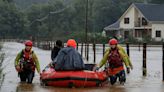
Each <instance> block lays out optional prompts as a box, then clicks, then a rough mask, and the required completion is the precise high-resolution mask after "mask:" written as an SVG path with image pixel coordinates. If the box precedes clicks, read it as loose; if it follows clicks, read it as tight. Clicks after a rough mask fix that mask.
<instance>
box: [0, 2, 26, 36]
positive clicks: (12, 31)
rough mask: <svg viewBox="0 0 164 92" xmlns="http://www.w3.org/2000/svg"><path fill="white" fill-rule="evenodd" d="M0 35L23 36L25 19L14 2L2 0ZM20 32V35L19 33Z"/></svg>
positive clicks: (0, 6)
mask: <svg viewBox="0 0 164 92" xmlns="http://www.w3.org/2000/svg"><path fill="white" fill-rule="evenodd" d="M0 12H1V13H0V28H1V29H0V37H3V38H4V37H13V36H15V37H17V38H18V37H21V33H22V31H23V30H24V28H25V27H24V24H25V20H24V18H23V13H21V12H20V11H18V10H17V8H16V7H15V6H14V3H9V2H6V1H0ZM18 34H19V35H18Z"/></svg>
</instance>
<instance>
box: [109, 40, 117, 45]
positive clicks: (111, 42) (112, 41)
mask: <svg viewBox="0 0 164 92" xmlns="http://www.w3.org/2000/svg"><path fill="white" fill-rule="evenodd" d="M117 44H118V41H117V40H116V39H111V40H109V45H117Z"/></svg>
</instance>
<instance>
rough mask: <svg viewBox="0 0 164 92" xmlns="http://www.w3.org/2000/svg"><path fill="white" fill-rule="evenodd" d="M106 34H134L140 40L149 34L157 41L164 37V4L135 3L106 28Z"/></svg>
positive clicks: (126, 35) (124, 36)
mask: <svg viewBox="0 0 164 92" xmlns="http://www.w3.org/2000/svg"><path fill="white" fill-rule="evenodd" d="M104 31H105V32H106V35H112V36H116V35H122V37H123V38H124V39H126V38H128V37H130V36H132V37H135V38H137V39H138V40H142V39H143V38H144V37H146V36H149V37H151V38H152V39H154V40H155V41H161V40H162V39H164V5H160V4H143V3H134V4H132V5H130V7H129V8H128V9H127V10H126V11H125V12H124V13H123V15H122V16H121V17H120V18H119V19H118V21H117V22H115V23H114V24H112V25H109V26H107V27H105V28H104Z"/></svg>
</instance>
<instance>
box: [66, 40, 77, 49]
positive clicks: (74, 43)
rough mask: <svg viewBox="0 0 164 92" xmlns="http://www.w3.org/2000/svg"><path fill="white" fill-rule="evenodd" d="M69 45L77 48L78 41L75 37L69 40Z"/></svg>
mask: <svg viewBox="0 0 164 92" xmlns="http://www.w3.org/2000/svg"><path fill="white" fill-rule="evenodd" d="M67 46H71V47H73V48H76V41H75V40H74V39H69V40H68V41H67Z"/></svg>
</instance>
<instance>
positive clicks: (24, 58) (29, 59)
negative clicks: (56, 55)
mask: <svg viewBox="0 0 164 92" xmlns="http://www.w3.org/2000/svg"><path fill="white" fill-rule="evenodd" d="M24 44H25V49H23V50H22V51H20V52H19V53H18V54H17V56H16V59H15V69H16V71H17V72H18V75H19V77H20V81H21V82H27V83H30V84H31V83H32V81H33V77H34V75H35V68H36V69H37V71H38V73H39V74H40V65H39V61H38V58H37V56H36V54H35V53H34V51H32V46H33V43H32V41H30V40H27V41H26V42H25V43H24Z"/></svg>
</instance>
